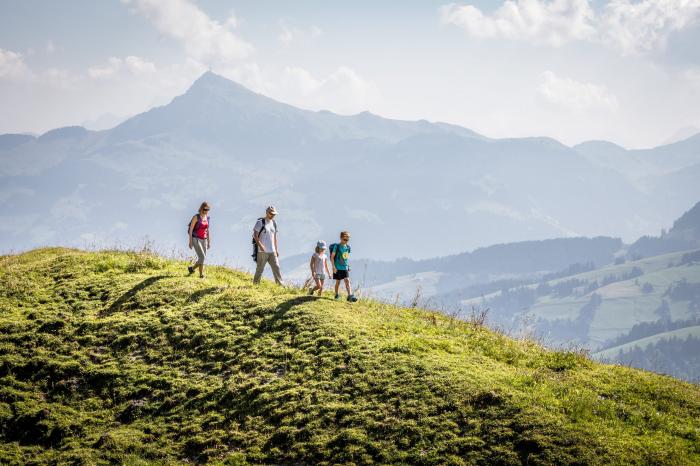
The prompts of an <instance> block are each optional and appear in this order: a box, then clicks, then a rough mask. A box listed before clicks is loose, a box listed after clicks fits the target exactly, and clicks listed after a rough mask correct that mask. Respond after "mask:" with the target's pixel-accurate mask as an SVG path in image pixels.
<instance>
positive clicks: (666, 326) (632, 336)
mask: <svg viewBox="0 0 700 466" xmlns="http://www.w3.org/2000/svg"><path fill="white" fill-rule="evenodd" d="M664 309H665V310H666V312H668V302H667V301H666V300H663V301H662V303H661V306H659V309H657V310H656V312H657V314H659V313H662V312H663V310H664ZM660 311H661V312H660ZM696 325H700V318H697V317H694V318H692V319H687V320H675V321H671V320H670V314H667V317H664V318H661V319H659V320H655V321H653V322H640V323H638V324H635V325H634V326H632V328H631V329H630V330H629V332H627V333H624V334H622V335H619V336H618V337H617V338H614V339H612V340H609V341H607V342H605V343H604V344H603V346H601V349H608V348H613V347H615V346H618V345H623V344H625V343H629V342H632V341H636V340H639V339H641V338H646V337H650V336H652V335H658V334H659V333H664V332H669V331H671V330H678V329H681V328H686V327H694V326H696Z"/></svg>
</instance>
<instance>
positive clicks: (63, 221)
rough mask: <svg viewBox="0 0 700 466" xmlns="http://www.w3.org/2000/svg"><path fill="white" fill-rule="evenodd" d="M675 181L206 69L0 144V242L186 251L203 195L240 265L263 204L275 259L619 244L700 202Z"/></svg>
mask: <svg viewBox="0 0 700 466" xmlns="http://www.w3.org/2000/svg"><path fill="white" fill-rule="evenodd" d="M694 144H695V141H690V142H687V143H685V144H683V143H678V144H677V145H673V147H672V148H670V149H669V148H665V149H663V151H665V153H666V152H669V151H671V152H674V151H676V150H677V151H678V153H677V154H676V156H674V157H669V160H671V162H672V163H671V165H672V166H678V164H680V163H683V164H684V163H686V162H689V161H692V159H693V157H694V156H693V150H692V147H694ZM660 150H661V149H660ZM663 151H662V152H663ZM652 152H653V151H652ZM645 157H646V156H642V155H641V154H636V153H635V154H634V157H632V158H631V159H630V160H632V162H634V160H642V162H639V163H640V164H641V165H640V166H641V167H642V168H641V169H640V170H641V172H642V173H644V170H646V168H645V167H646V165H644V164H645V163H646V162H643V160H646V159H645ZM647 158H650V159H653V160H655V161H656V160H657V157H655V156H652V157H647ZM697 159H698V162H699V163H700V156H698V157H697ZM655 163H656V162H655ZM613 165H614V164H613ZM698 167H700V165H698ZM671 168H673V167H671ZM683 170H685V169H683ZM688 170H690V169H688ZM683 173H684V172H683V171H681V172H680V173H679V172H668V175H663V176H662V177H661V178H654V177H652V178H644V177H642V179H643V181H640V179H636V180H630V179H629V177H628V176H627V175H626V174H625V172H624V170H620V169H615V167H614V166H613V167H611V166H605V165H604V164H601V163H597V162H595V161H592V160H590V159H589V158H587V157H586V156H583V155H582V154H581V153H580V152H579V151H577V150H573V149H571V148H568V147H566V146H565V145H563V144H561V143H559V142H557V141H555V140H552V139H549V138H522V139H489V138H486V137H484V136H482V135H479V134H477V133H475V132H474V131H471V130H469V129H466V128H460V127H458V126H454V125H449V124H445V123H430V122H427V121H400V120H390V119H385V118H382V117H380V116H377V115H372V114H370V113H368V112H363V113H360V114H357V115H351V116H341V115H336V114H333V113H331V112H327V111H321V112H312V111H307V110H301V109H298V108H295V107H293V106H291V105H287V104H283V103H280V102H276V101H274V100H273V99H270V98H268V97H265V96H262V95H260V94H256V93H254V92H252V91H250V90H248V89H246V88H244V87H243V86H240V85H238V84H236V83H234V82H232V81H229V80H227V79H225V78H222V77H221V76H217V75H215V74H213V73H210V72H208V73H205V74H204V75H203V76H201V77H200V78H199V79H198V80H197V81H195V82H194V83H193V85H192V86H191V87H190V89H189V90H188V91H187V92H185V93H184V94H183V95H181V96H178V97H176V98H175V99H173V101H172V102H170V103H169V104H167V105H164V106H161V107H157V108H154V109H151V110H149V111H148V112H145V113H142V114H140V115H136V116H134V117H132V118H130V119H128V120H126V121H124V122H123V123H121V124H120V125H118V126H117V127H115V128H112V129H110V130H105V131H87V130H84V129H81V128H60V129H57V130H53V131H51V132H48V133H46V134H44V135H42V136H40V137H39V138H31V137H26V138H24V139H17V138H16V137H14V136H13V137H9V138H8V137H4V136H0V179H1V180H2V186H0V207H3V210H4V211H5V212H7V211H8V210H9V209H8V207H9V206H10V205H12V206H14V207H16V208H17V209H19V211H20V214H19V215H18V216H15V217H14V222H18V224H19V226H20V227H19V228H8V229H7V231H6V232H4V233H5V234H3V235H2V237H1V238H2V239H0V248H4V249H5V250H9V249H14V250H16V249H20V250H21V249H26V248H31V247H34V246H37V245H43V244H55V243H61V244H69V245H75V246H83V245H87V244H103V245H106V246H109V245H113V244H119V243H129V244H133V243H135V242H136V241H139V240H140V238H143V237H144V236H149V237H151V238H157V239H158V240H159V243H160V244H164V245H167V246H165V247H167V248H169V249H171V248H173V247H182V245H183V240H182V234H181V227H180V223H182V220H181V219H182V218H183V217H185V218H186V217H187V216H189V215H191V213H192V210H193V209H195V208H196V206H197V205H198V204H199V202H201V200H202V199H205V198H206V199H207V200H209V201H210V202H212V203H213V204H214V210H213V211H212V213H213V214H214V216H215V220H216V222H217V223H216V229H214V230H213V232H214V234H217V235H218V239H219V241H218V242H217V247H216V248H215V249H214V250H213V251H212V254H213V256H212V258H213V259H215V260H219V261H223V260H230V261H234V262H239V263H247V261H248V260H249V259H248V255H249V252H248V251H247V250H246V249H247V244H248V243H249V235H250V228H251V225H252V222H253V221H254V220H255V218H256V217H257V216H259V215H260V212H261V209H263V208H264V206H265V205H269V204H275V205H277V206H278V207H279V208H280V209H281V212H282V213H281V215H280V224H281V227H282V229H283V231H284V243H283V247H284V249H283V253H284V254H285V255H293V254H296V253H301V252H303V251H306V250H308V249H309V247H310V246H309V245H313V244H314V243H315V241H316V240H318V239H319V238H323V239H326V240H333V238H334V237H335V236H337V234H338V231H339V230H341V229H352V233H353V238H354V244H355V245H356V251H357V252H356V254H357V255H358V257H367V258H376V259H391V258H396V257H402V256H406V255H411V256H412V257H413V258H415V259H421V258H428V257H434V256H438V255H445V254H454V253H458V252H460V251H465V250H471V249H475V248H478V247H483V246H485V245H489V244H499V243H510V242H515V241H532V240H541V239H543V238H553V237H562V236H566V237H576V236H588V237H595V236H606V235H615V236H618V235H619V236H621V237H622V238H623V239H625V240H631V239H636V238H637V237H639V236H641V235H643V234H649V233H651V232H655V231H659V230H660V229H661V228H662V227H663V226H664V225H667V224H669V223H670V222H671V221H672V220H673V218H675V217H676V216H677V215H678V214H680V213H681V212H682V211H683V209H685V208H686V207H687V205H689V204H690V203H691V201H690V200H689V199H692V202H695V201H696V200H697V198H700V193H699V192H698V191H699V190H700V187H697V186H695V185H694V184H693V183H691V182H690V180H685V179H684V178H682V176H683ZM673 177H675V178H673ZM678 177H681V178H678ZM661 187H663V189H661ZM142 218H146V219H147V221H145V222H143V221H141V219H142ZM436 231H437V232H438V233H437V235H438V236H439V239H436V238H435V235H436ZM18 232H21V233H18Z"/></svg>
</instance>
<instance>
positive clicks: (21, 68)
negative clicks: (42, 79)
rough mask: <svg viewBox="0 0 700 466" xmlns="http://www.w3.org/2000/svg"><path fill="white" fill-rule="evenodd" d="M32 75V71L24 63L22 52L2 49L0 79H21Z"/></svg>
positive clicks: (0, 51)
mask: <svg viewBox="0 0 700 466" xmlns="http://www.w3.org/2000/svg"><path fill="white" fill-rule="evenodd" d="M32 77H33V75H32V72H31V70H30V69H29V67H27V65H26V63H24V59H23V58H22V54H20V53H16V52H12V51H11V50H4V49H0V79H9V80H15V81H20V80H24V79H30V78H32Z"/></svg>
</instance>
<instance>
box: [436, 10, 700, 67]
mask: <svg viewBox="0 0 700 466" xmlns="http://www.w3.org/2000/svg"><path fill="white" fill-rule="evenodd" d="M440 18H441V21H442V22H443V23H444V24H451V25H454V26H457V27H460V28H461V29H463V30H464V31H465V32H466V33H467V34H468V35H470V36H472V37H481V38H503V39H516V40H529V41H532V42H534V43H539V44H547V45H551V46H561V45H564V44H566V43H568V42H570V41H573V40H582V41H588V42H593V43H601V44H603V45H605V46H608V47H610V48H613V49H616V50H618V51H619V52H620V53H622V54H623V55H631V54H639V53H643V52H648V51H651V50H655V49H662V48H663V47H664V46H665V44H666V41H667V38H668V36H669V35H670V34H671V33H673V32H674V31H679V30H681V29H684V28H686V27H688V26H689V25H691V24H694V23H696V22H697V21H698V19H699V18H700V0H642V1H635V2H633V1H631V0H612V1H610V2H609V3H608V4H607V5H606V6H605V7H603V8H602V10H601V11H600V13H599V14H596V13H595V11H594V10H593V9H592V8H591V5H590V1H589V0H552V1H547V0H508V1H506V2H505V3H504V4H503V5H502V6H501V7H500V8H498V9H497V10H496V11H494V12H493V13H491V14H485V13H483V12H482V11H481V10H480V9H478V8H476V7H474V6H472V5H457V4H449V5H445V6H443V7H441V8H440Z"/></svg>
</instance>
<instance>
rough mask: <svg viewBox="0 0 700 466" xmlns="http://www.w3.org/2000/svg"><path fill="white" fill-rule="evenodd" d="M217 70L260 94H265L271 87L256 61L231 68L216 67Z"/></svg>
mask: <svg viewBox="0 0 700 466" xmlns="http://www.w3.org/2000/svg"><path fill="white" fill-rule="evenodd" d="M217 72H219V73H220V74H221V75H222V76H224V77H227V78H229V79H232V80H234V81H236V82H238V83H240V84H242V85H244V86H245V87H247V88H248V89H251V90H253V91H255V92H259V93H261V94H267V93H269V92H270V91H271V89H272V88H273V85H272V84H271V83H270V82H269V81H268V80H267V79H266V78H265V76H264V73H263V71H262V70H261V69H260V66H258V64H257V63H252V62H251V63H243V64H241V65H238V66H235V67H233V68H228V69H217Z"/></svg>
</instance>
